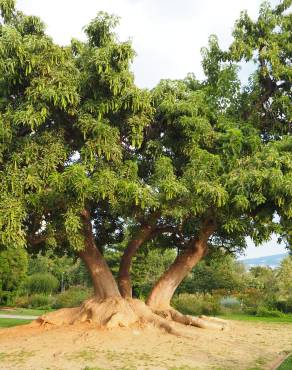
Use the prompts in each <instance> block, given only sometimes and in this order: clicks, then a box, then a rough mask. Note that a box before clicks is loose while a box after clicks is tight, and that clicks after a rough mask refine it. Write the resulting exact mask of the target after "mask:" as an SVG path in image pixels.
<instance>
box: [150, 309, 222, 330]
mask: <svg viewBox="0 0 292 370" xmlns="http://www.w3.org/2000/svg"><path fill="white" fill-rule="evenodd" d="M154 312H155V313H156V314H157V315H159V316H161V317H163V318H165V319H167V320H173V321H175V322H178V323H180V324H183V325H191V326H196V327H198V328H202V329H217V330H226V329H227V328H228V323H227V321H225V320H221V319H218V318H216V317H208V316H204V315H202V316H199V317H196V316H190V315H183V314H181V313H180V312H178V311H176V310H174V309H173V308H168V309H165V310H155V311H154Z"/></svg>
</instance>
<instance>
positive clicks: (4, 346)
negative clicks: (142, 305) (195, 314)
mask: <svg viewBox="0 0 292 370" xmlns="http://www.w3.org/2000/svg"><path fill="white" fill-rule="evenodd" d="M230 324H231V327H230V329H229V330H228V331H223V332H218V331H214V330H206V329H198V328H194V327H183V326H180V325H179V324H177V328H179V329H182V328H183V329H184V333H186V334H187V335H188V336H190V338H185V337H176V336H174V335H170V334H166V333H163V332H162V331H161V330H158V329H157V328H155V327H152V326H150V327H146V328H139V327H133V328H119V329H112V330H100V329H99V330H98V329H97V328H95V327H92V326H89V325H85V324H83V325H79V326H75V325H74V326H66V327H59V328H49V329H48V328H46V329H44V328H39V327H28V326H27V325H26V326H19V327H15V328H10V329H1V330H0V369H5V370H9V369H13V370H14V369H22V370H28V369H33V370H42V369H47V370H48V369H50V370H65V369H68V370H69V369H70V370H72V369H82V370H101V369H120V370H136V369H137V370H140V369H141V370H142V369H149V370H150V369H155V370H164V369H168V370H170V369H171V370H192V369H213V370H215V369H216V370H219V369H220V370H228V369H230V370H231V369H232V370H234V369H236V370H241V369H250V370H251V369H253V370H256V369H257V370H259V369H272V368H273V367H274V365H275V364H276V363H277V361H279V359H280V358H281V357H284V356H285V354H287V353H288V352H291V351H292V324H275V323H272V324H267V323H250V322H236V321H230Z"/></svg>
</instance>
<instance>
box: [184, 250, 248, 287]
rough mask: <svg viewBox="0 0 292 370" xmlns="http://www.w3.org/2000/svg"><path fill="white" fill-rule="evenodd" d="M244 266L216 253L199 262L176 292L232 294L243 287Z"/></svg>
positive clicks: (228, 256) (229, 257) (232, 258)
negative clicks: (223, 292)
mask: <svg viewBox="0 0 292 370" xmlns="http://www.w3.org/2000/svg"><path fill="white" fill-rule="evenodd" d="M245 280H246V276H245V270H244V266H243V265H242V264H240V263H238V262H236V261H235V259H234V257H232V256H230V255H228V254H227V255H226V254H222V253H217V255H213V256H210V257H207V258H206V259H205V260H204V261H201V262H199V263H198V264H197V266H196V267H195V268H194V269H193V270H192V272H191V273H190V274H189V275H188V276H187V277H186V279H185V280H184V281H183V283H182V284H181V285H180V287H179V289H178V292H188V293H194V292H203V293H212V292H213V291H217V290H221V291H225V294H228V292H229V293H230V292H231V293H232V292H234V291H238V290H242V288H244V286H245V283H246V282H245Z"/></svg>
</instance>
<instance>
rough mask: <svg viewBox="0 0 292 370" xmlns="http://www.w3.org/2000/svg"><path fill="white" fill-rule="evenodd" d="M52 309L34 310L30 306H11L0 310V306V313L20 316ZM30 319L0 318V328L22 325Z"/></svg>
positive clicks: (40, 313)
mask: <svg viewBox="0 0 292 370" xmlns="http://www.w3.org/2000/svg"><path fill="white" fill-rule="evenodd" d="M49 311H52V310H36V309H30V308H15V309H14V308H12V309H11V310H10V309H9V310H8V309H5V310H1V307H0V315H21V316H40V315H43V314H44V313H46V312H49ZM31 321H32V320H30V319H29V320H21V319H2V318H0V328H9V327H11V326H17V325H23V324H28V323H30V322H31Z"/></svg>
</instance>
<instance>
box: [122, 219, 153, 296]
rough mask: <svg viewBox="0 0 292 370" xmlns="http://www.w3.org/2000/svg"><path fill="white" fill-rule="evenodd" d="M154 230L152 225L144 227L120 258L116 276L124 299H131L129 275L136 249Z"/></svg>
mask: <svg viewBox="0 0 292 370" xmlns="http://www.w3.org/2000/svg"><path fill="white" fill-rule="evenodd" d="M154 230H155V226H153V225H144V226H143V227H142V228H141V230H140V231H139V232H138V234H137V235H136V236H135V238H134V239H132V240H131V241H130V243H129V244H128V246H127V248H126V249H125V251H124V254H123V256H122V258H121V262H120V269H119V274H118V285H119V290H120V293H121V295H122V297H124V298H127V297H129V298H131V297H132V282H131V274H130V268H131V263H132V259H133V257H134V256H135V254H136V252H137V250H138V248H139V247H140V246H141V245H142V244H143V243H145V241H147V240H149V239H150V238H151V237H152V235H153V232H154Z"/></svg>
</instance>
